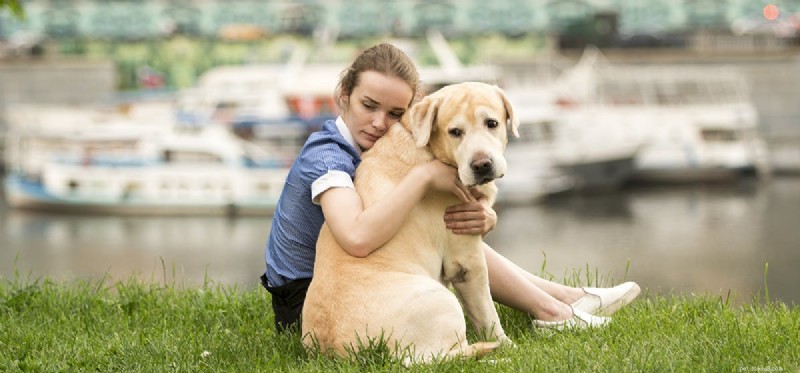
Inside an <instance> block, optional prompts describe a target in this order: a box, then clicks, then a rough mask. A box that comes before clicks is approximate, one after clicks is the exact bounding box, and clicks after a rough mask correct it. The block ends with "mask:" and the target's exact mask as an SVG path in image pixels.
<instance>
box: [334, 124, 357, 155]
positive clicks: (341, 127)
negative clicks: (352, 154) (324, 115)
mask: <svg viewBox="0 0 800 373" xmlns="http://www.w3.org/2000/svg"><path fill="white" fill-rule="evenodd" d="M336 129H338V130H339V133H341V134H342V137H344V139H345V141H347V143H348V144H350V145H352V146H353V147H354V148H356V151H357V152H358V155H361V147H360V146H358V144H356V140H355V139H354V138H353V134H352V133H350V129H349V128H347V125H346V124H345V123H344V119H342V117H341V116H340V117H338V118H336Z"/></svg>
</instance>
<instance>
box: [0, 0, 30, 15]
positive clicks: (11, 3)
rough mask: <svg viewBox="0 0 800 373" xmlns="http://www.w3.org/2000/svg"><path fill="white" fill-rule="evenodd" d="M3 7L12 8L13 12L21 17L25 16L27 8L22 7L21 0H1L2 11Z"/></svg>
mask: <svg viewBox="0 0 800 373" xmlns="http://www.w3.org/2000/svg"><path fill="white" fill-rule="evenodd" d="M3 8H8V9H10V10H11V14H13V15H14V16H15V17H17V18H19V19H24V18H25V10H24V9H23V8H22V3H20V2H19V0H0V11H2V10H3Z"/></svg>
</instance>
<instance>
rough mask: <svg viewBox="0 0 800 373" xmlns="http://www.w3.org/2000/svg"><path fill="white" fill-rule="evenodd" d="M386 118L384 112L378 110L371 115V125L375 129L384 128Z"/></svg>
mask: <svg viewBox="0 0 800 373" xmlns="http://www.w3.org/2000/svg"><path fill="white" fill-rule="evenodd" d="M386 118H387V115H386V113H383V112H380V111H379V112H376V113H375V114H374V115H373V116H372V126H373V127H375V128H377V129H385V128H386V127H387V123H386Z"/></svg>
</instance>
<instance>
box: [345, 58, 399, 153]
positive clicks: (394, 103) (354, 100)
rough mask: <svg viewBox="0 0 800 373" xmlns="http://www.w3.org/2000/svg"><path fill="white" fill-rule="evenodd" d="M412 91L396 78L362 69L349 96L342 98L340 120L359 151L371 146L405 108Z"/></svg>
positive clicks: (397, 119) (395, 121)
mask: <svg viewBox="0 0 800 373" xmlns="http://www.w3.org/2000/svg"><path fill="white" fill-rule="evenodd" d="M413 95H414V92H413V91H412V90H411V86H409V85H408V84H407V83H406V82H404V81H403V80H401V79H400V78H396V77H393V76H388V75H384V74H381V73H379V72H376V71H363V72H361V75H360V76H359V79H358V84H357V85H356V86H355V87H354V88H353V92H352V93H351V94H350V96H344V97H342V100H343V101H344V111H343V112H342V119H343V120H344V122H345V123H346V124H347V128H348V129H349V130H350V133H352V134H353V138H354V139H355V141H356V144H358V146H360V147H361V149H362V150H369V149H371V148H372V146H373V145H375V142H376V141H378V139H379V138H381V137H382V136H383V135H384V134H386V131H387V130H388V129H389V127H390V126H391V125H392V124H395V123H397V122H398V121H399V120H400V117H402V116H403V114H404V113H405V112H406V110H407V109H408V104H409V103H410V102H411V98H412V97H413Z"/></svg>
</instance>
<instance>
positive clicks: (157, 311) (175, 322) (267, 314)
mask: <svg viewBox="0 0 800 373" xmlns="http://www.w3.org/2000/svg"><path fill="white" fill-rule="evenodd" d="M592 277H593V276H592ZM730 303H732V302H730V299H722V298H717V297H707V296H692V297H686V296H678V295H654V294H643V295H642V296H640V298H639V299H638V300H637V301H636V302H634V303H633V304H632V305H630V306H628V307H626V308H624V309H623V310H621V311H620V312H618V313H617V314H615V316H614V321H613V322H612V323H611V324H610V326H608V327H605V328H601V329H597V330H591V331H570V332H551V331H548V330H542V329H533V328H532V327H531V322H530V318H529V316H528V315H525V314H522V313H520V312H518V311H515V310H513V309H510V308H508V307H505V306H499V307H498V310H499V314H500V318H501V320H502V321H503V324H504V328H505V330H506V332H507V334H508V335H509V336H510V337H511V338H512V339H513V340H514V342H515V343H516V346H515V347H504V348H501V349H500V350H498V351H496V352H495V353H493V354H491V355H490V356H488V357H486V358H483V359H480V360H463V361H445V362H435V363H432V364H430V365H426V366H418V367H414V369H413V371H415V372H416V371H422V372H463V371H478V372H480V371H492V372H495V371H498V372H529V371H553V372H562V371H570V372H571V371H578V372H582V371H601V372H602V371H608V372H624V371H745V370H746V371H757V370H762V371H764V370H766V369H771V371H797V369H798V368H800V334H798V333H797V330H800V310H798V308H797V307H796V306H794V305H787V304H784V303H780V302H770V301H767V300H764V299H755V300H753V301H752V302H751V303H747V304H744V305H741V306H734V305H731V304H730ZM269 304H270V300H269V294H268V293H267V292H266V291H264V290H263V289H260V288H258V289H239V288H235V287H233V288H231V287H223V286H215V285H214V284H211V283H209V284H206V285H205V286H203V287H201V288H184V287H182V286H180V285H167V286H163V285H158V284H152V283H148V282H142V281H138V280H136V279H131V280H128V281H124V282H118V283H115V284H108V283H106V282H105V281H99V282H85V281H75V282H68V283H56V282H53V281H51V280H48V279H34V280H20V279H14V280H11V281H8V280H2V279H0V351H3V352H2V353H0V371H4V372H18V371H48V372H50V371H159V372H160V371H193V372H195V371H198V372H204V371H226V372H227V371H235V372H251V371H252V372H256V371H280V372H285V371H286V372H300V371H325V372H327V371H336V372H362V371H408V369H407V368H405V367H404V366H403V364H402V362H401V361H398V360H397V359H394V358H393V357H392V356H391V355H392V354H390V353H389V352H390V351H391V350H392V349H393V348H394V346H389V345H388V344H387V343H385V342H383V341H382V340H380V339H379V340H369V341H364V342H363V345H362V346H360V349H359V351H358V352H353V353H351V355H350V356H349V357H331V356H327V355H324V354H320V353H318V352H316V351H314V350H311V351H310V352H308V351H306V350H305V348H304V347H303V345H302V343H301V342H300V338H299V335H298V334H297V333H285V334H282V333H276V332H275V331H274V326H273V315H272V312H271V308H270V306H269ZM470 337H471V338H473V339H474V338H475V335H474V333H471V334H470Z"/></svg>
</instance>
